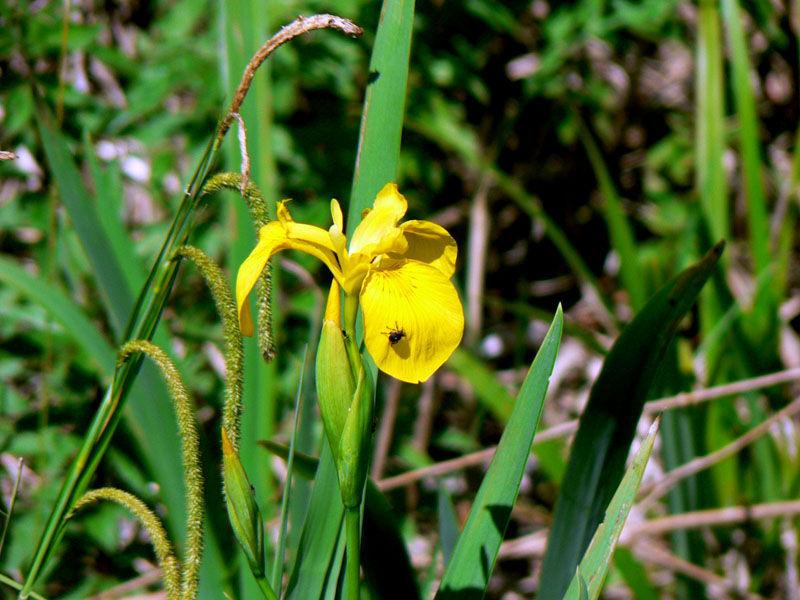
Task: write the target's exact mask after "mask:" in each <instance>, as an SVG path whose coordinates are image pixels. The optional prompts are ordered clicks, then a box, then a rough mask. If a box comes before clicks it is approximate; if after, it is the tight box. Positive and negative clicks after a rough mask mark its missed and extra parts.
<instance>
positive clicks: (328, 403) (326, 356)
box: [317, 280, 356, 460]
mask: <svg viewBox="0 0 800 600" xmlns="http://www.w3.org/2000/svg"><path fill="white" fill-rule="evenodd" d="M346 341H349V340H346V339H345V334H344V333H343V332H342V321H341V300H340V298H339V285H338V284H337V283H336V280H334V281H333V283H332V284H331V290H330V293H329V294H328V305H327V308H326V309H325V318H324V320H323V322H322V333H321V335H320V340H319V348H318V350H317V397H318V398H319V410H320V413H321V415H322V423H323V425H324V426H325V435H326V436H327V437H328V442H329V443H330V446H331V450H332V451H333V457H334V460H337V459H338V452H339V439H340V437H341V435H342V430H343V429H344V425H345V421H346V420H347V413H348V411H349V410H350V404H351V403H352V401H353V394H354V393H355V391H356V379H355V376H354V372H355V369H354V368H353V366H352V365H351V361H350V359H349V358H348V352H347V348H346V345H345V343H346Z"/></svg>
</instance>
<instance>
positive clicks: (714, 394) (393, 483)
mask: <svg viewBox="0 0 800 600" xmlns="http://www.w3.org/2000/svg"><path fill="white" fill-rule="evenodd" d="M797 379H800V368H795V369H787V370H785V371H777V372H775V373H770V374H769V375H763V376H761V377H753V378H752V379H743V380H741V381H736V382H734V383H727V384H724V385H718V386H715V387H711V388H707V389H704V390H697V391H695V392H684V393H681V394H677V395H675V396H670V397H667V398H660V399H658V400H653V401H651V402H648V403H647V404H646V405H645V408H644V411H645V413H647V414H653V413H658V412H663V411H664V410H669V409H673V408H679V407H683V406H690V405H692V404H699V403H702V402H708V401H709V400H714V399H717V398H722V397H724V396H731V395H734V394H740V393H743V392H747V391H751V390H757V389H761V388H766V387H771V386H773V385H778V384H781V383H786V382H789V381H794V380H797ZM793 404H794V403H793ZM789 406H792V405H789ZM789 406H787V407H786V408H784V409H783V410H782V411H779V412H778V413H775V415H773V417H771V419H776V420H777V419H780V418H781V416H778V415H782V416H785V414H786V413H785V411H787V409H789ZM765 423H766V421H765ZM577 429H578V421H577V420H574V421H567V422H565V423H560V424H558V425H556V426H554V427H551V428H549V429H545V430H544V431H541V432H539V433H537V434H536V437H535V439H534V447H535V446H536V444H537V443H542V442H545V441H547V440H551V439H553V438H557V437H561V436H565V435H570V434H572V433H574V432H575V431H576V430H577ZM745 435H749V433H748V434H745ZM495 450H497V447H496V446H492V447H491V448H486V449H485V450H479V451H478V452H473V453H471V454H466V455H464V456H460V457H458V458H453V459H451V460H445V461H442V462H439V463H436V464H435V465H431V466H429V467H422V468H421V469H414V470H413V471H408V472H406V473H402V474H400V475H396V476H394V477H388V478H386V479H383V480H382V481H380V482H378V487H379V488H380V489H381V490H390V489H394V488H398V487H402V486H404V485H409V484H411V483H414V482H416V481H419V480H421V479H424V478H426V477H436V476H441V475H447V474H448V473H452V472H453V471H458V470H459V469H464V468H466V467H472V466H475V465H480V464H484V463H487V462H488V461H490V460H491V459H492V457H493V456H494V453H495ZM723 450H724V449H723ZM709 456H710V455H709ZM704 458H705V457H704ZM688 464H691V463H688Z"/></svg>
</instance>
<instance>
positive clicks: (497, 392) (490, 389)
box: [447, 348, 514, 423]
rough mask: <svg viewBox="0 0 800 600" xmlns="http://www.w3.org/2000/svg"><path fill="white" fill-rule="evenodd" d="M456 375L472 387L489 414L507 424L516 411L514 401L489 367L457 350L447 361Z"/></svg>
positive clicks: (467, 353)
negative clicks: (512, 413)
mask: <svg viewBox="0 0 800 600" xmlns="http://www.w3.org/2000/svg"><path fill="white" fill-rule="evenodd" d="M447 364H448V366H449V367H450V368H452V369H453V370H454V371H455V372H456V373H458V374H459V375H461V376H462V377H463V378H465V379H466V380H467V381H469V382H470V384H471V385H472V389H473V390H474V391H475V394H476V395H477V397H478V400H479V402H480V403H481V404H483V405H484V406H485V407H486V408H487V409H488V410H489V412H491V413H492V414H493V415H494V416H495V417H496V418H497V419H499V420H500V421H501V422H503V423H505V422H506V421H508V419H509V417H510V416H511V412H512V411H513V410H514V401H513V400H512V399H511V396H509V394H508V391H507V390H506V388H505V386H504V385H503V384H502V383H500V382H499V381H498V380H497V378H496V377H495V376H494V374H493V373H492V372H491V371H490V370H489V369H488V367H487V366H486V365H485V364H484V363H482V362H481V361H480V360H478V359H477V358H476V357H475V356H473V355H472V354H470V353H469V352H468V351H467V350H464V349H463V348H458V349H456V351H455V352H453V355H452V356H451V357H450V359H449V360H448V361H447Z"/></svg>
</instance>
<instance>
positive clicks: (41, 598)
mask: <svg viewBox="0 0 800 600" xmlns="http://www.w3.org/2000/svg"><path fill="white" fill-rule="evenodd" d="M0 583H5V584H6V585H7V586H8V587H12V588H14V589H15V590H21V589H22V584H21V583H19V582H17V581H14V580H13V579H11V577H8V576H6V575H3V574H2V573H0ZM30 596H31V598H33V599H34V600H47V598H45V597H44V596H42V595H40V594H37V593H36V592H31V593H30Z"/></svg>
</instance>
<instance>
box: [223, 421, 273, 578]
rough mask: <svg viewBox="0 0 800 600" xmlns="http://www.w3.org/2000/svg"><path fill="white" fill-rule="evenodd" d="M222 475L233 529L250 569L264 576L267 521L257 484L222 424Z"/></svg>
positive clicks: (256, 574) (257, 575)
mask: <svg viewBox="0 0 800 600" xmlns="http://www.w3.org/2000/svg"><path fill="white" fill-rule="evenodd" d="M222 477H223V479H224V481H225V491H226V493H225V502H226V504H227V505H228V519H229V520H230V522H231V527H232V528H233V533H234V534H235V535H236V539H237V540H239V544H240V545H241V546H242V550H244V553H245V556H247V561H248V562H249V563H250V570H251V571H252V572H253V574H254V575H255V576H256V577H263V576H264V523H263V521H262V518H261V511H260V510H259V509H258V504H257V503H256V495H255V492H254V490H253V486H251V485H250V481H249V480H248V479H247V473H245V470H244V465H242V461H241V460H239V455H238V454H236V451H235V450H234V449H233V446H232V445H231V441H230V439H228V434H227V433H226V432H225V428H224V427H223V428H222Z"/></svg>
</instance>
